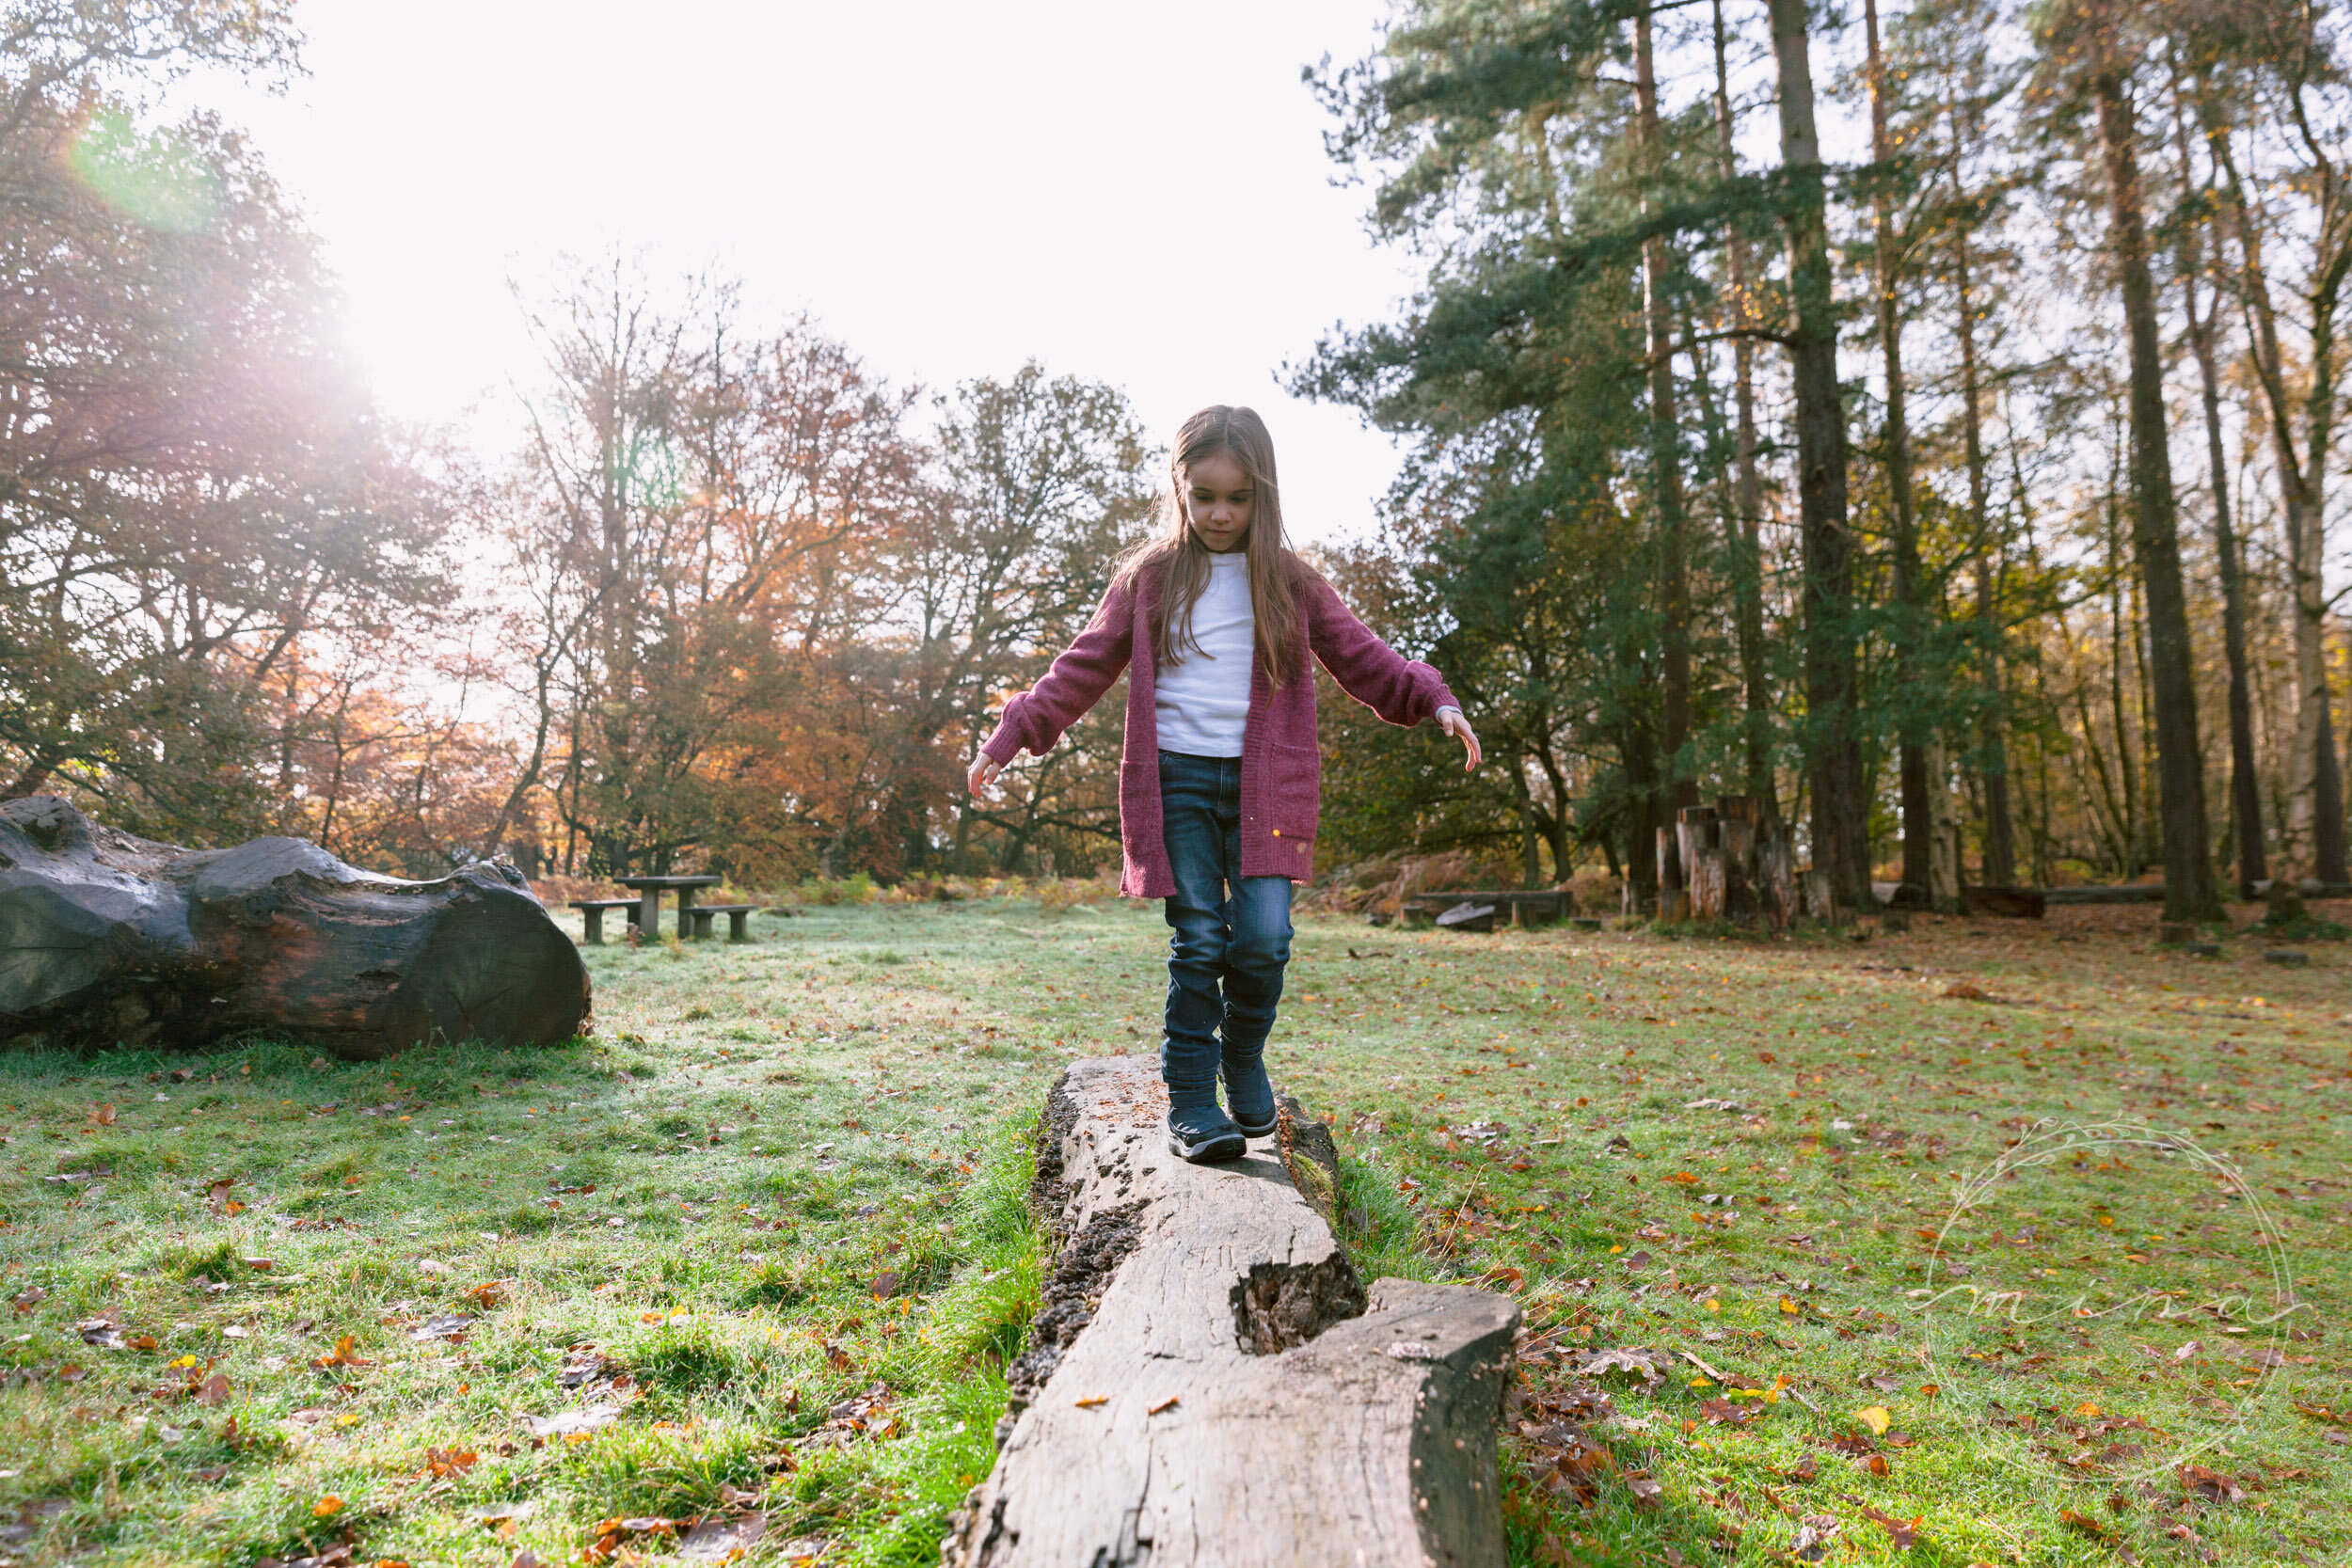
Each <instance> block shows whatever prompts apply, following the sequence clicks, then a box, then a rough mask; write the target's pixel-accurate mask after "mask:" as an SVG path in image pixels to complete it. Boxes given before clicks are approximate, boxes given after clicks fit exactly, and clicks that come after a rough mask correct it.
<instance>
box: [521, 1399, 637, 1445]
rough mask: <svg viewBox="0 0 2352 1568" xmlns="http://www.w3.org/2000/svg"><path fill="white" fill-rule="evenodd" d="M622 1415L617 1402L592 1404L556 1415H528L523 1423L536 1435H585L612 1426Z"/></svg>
mask: <svg viewBox="0 0 2352 1568" xmlns="http://www.w3.org/2000/svg"><path fill="white" fill-rule="evenodd" d="M620 1415H621V1407H620V1406H619V1405H617V1404H591V1405H587V1406H584V1407H582V1408H581V1409H579V1410H566V1411H563V1412H561V1413H560V1414H557V1415H554V1416H526V1417H524V1418H523V1425H525V1426H527V1427H529V1428H530V1429H531V1433H532V1436H534V1437H585V1436H587V1435H588V1434H589V1433H592V1432H596V1431H598V1430H599V1429H601V1428H604V1427H608V1426H611V1425H612V1423H613V1422H614V1421H616V1420H618V1419H619V1418H620Z"/></svg>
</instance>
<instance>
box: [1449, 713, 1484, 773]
mask: <svg viewBox="0 0 2352 1568" xmlns="http://www.w3.org/2000/svg"><path fill="white" fill-rule="evenodd" d="M1438 728H1439V729H1441V730H1443V731H1445V733H1446V734H1448V735H1450V736H1454V739H1456V740H1458V741H1460V742H1461V743H1462V750H1463V752H1466V753H1467V760H1466V761H1464V762H1463V764H1462V771H1463V772H1465V773H1475V772H1477V771H1478V765H1479V763H1480V762H1481V761H1482V760H1484V758H1485V755H1486V753H1485V752H1481V751H1480V750H1479V749H1478V732H1477V731H1476V730H1473V729H1471V728H1470V721H1469V720H1467V719H1465V718H1463V717H1462V710H1461V709H1460V708H1458V707H1442V708H1439V709H1438Z"/></svg>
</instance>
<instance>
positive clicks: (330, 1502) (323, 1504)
mask: <svg viewBox="0 0 2352 1568" xmlns="http://www.w3.org/2000/svg"><path fill="white" fill-rule="evenodd" d="M342 1511H343V1500H342V1498H341V1497H337V1496H335V1494H334V1493H332V1492H329V1493H328V1494H327V1495H326V1497H321V1498H320V1499H319V1500H318V1501H317V1502H314V1503H312V1504H311V1505H310V1517H311V1518H313V1519H329V1518H332V1517H334V1516H335V1515H336V1514H338V1513H342Z"/></svg>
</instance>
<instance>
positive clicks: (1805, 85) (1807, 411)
mask: <svg viewBox="0 0 2352 1568" xmlns="http://www.w3.org/2000/svg"><path fill="white" fill-rule="evenodd" d="M1806 11H1807V5H1806V0H1772V53H1773V55H1774V58H1775V60H1776V62H1777V65H1778V70H1779V82H1780V150H1781V162H1782V164H1783V166H1785V167H1786V169H1787V171H1788V181H1789V206H1788V211H1787V213H1786V214H1785V215H1784V217H1783V218H1782V220H1781V221H1782V227H1783V228H1784V229H1785V230H1786V231H1787V234H1788V277H1789V283H1790V289H1789V293H1790V294H1791V295H1792V297H1793V303H1794V305H1795V325H1794V329H1793V330H1792V331H1791V332H1790V333H1789V335H1788V356H1789V362H1790V371H1791V376H1790V379H1791V381H1792V383H1793V385H1794V389H1795V393H1796V404H1797V411H1796V426H1797V504H1798V531H1799V534H1800V537H1801V539H1802V541H1803V545H1802V548H1803V555H1804V689H1805V706H1806V710H1807V711H1806V715H1805V751H1806V761H1807V768H1806V771H1807V773H1808V775H1809V778H1808V782H1809V784H1810V787H1811V792H1812V797H1813V800H1812V808H1813V810H1812V827H1813V862H1814V867H1815V869H1816V870H1818V871H1820V873H1821V874H1822V876H1823V877H1824V878H1825V879H1826V880H1827V883H1828V886H1829V892H1830V895H1831V896H1832V897H1833V898H1835V899H1836V901H1837V902H1838V903H1839V904H1841V905H1844V906H1846V907H1847V908H1851V909H1859V908H1862V907H1864V906H1865V905H1866V904H1867V902H1868V901H1869V897H1870V846H1869V821H1868V802H1867V800H1866V798H1865V793H1864V781H1863V771H1862V736H1861V713H1860V693H1859V690H1858V685H1859V681H1858V676H1857V671H1856V668H1855V652H1854V643H1855V627H1854V609H1853V538H1852V534H1851V531H1849V529H1848V527H1847V522H1846V410H1845V405H1844V404H1843V402H1842V401H1841V399H1840V397H1839V393H1838V386H1837V310H1836V299H1835V297H1834V296H1833V293H1832V291H1831V274H1830V255H1829V225H1828V217H1827V214H1826V208H1825V198H1824V193H1823V184H1822V169H1821V151H1820V137H1819V135H1817V134H1816V132H1815V129H1814V120H1813V66H1812V60H1811V57H1810V45H1809V40H1807V37H1806V33H1805V20H1806Z"/></svg>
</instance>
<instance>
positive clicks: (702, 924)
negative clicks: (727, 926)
mask: <svg viewBox="0 0 2352 1568" xmlns="http://www.w3.org/2000/svg"><path fill="white" fill-rule="evenodd" d="M686 912H687V913H688V914H689V915H690V916H691V918H692V920H693V922H694V940H695V941H696V942H708V941H709V940H710V923H711V920H712V919H713V918H714V917H713V915H712V913H711V911H708V910H689V911H686Z"/></svg>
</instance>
